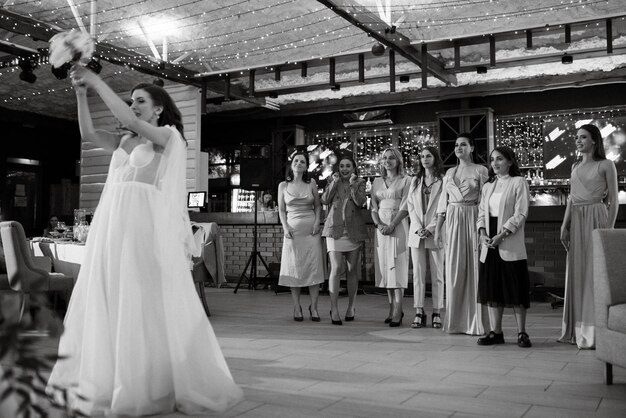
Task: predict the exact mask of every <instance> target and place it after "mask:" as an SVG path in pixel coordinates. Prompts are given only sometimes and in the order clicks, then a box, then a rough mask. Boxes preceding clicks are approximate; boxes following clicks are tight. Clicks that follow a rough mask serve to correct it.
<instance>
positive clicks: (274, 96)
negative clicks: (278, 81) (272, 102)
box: [267, 91, 278, 99]
mask: <svg viewBox="0 0 626 418" xmlns="http://www.w3.org/2000/svg"><path fill="white" fill-rule="evenodd" d="M267 97H269V98H271V99H277V98H278V93H276V92H275V91H273V92H271V93H270V94H268V95H267Z"/></svg>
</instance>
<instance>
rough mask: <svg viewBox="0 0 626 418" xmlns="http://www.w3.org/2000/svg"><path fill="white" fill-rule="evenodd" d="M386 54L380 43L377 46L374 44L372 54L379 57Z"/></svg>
mask: <svg viewBox="0 0 626 418" xmlns="http://www.w3.org/2000/svg"><path fill="white" fill-rule="evenodd" d="M384 53H385V46H384V45H383V44H381V43H380V42H379V43H377V44H374V46H373V47H372V54H374V55H376V56H377V57H379V56H381V55H383V54H384Z"/></svg>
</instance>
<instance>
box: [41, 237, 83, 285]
mask: <svg viewBox="0 0 626 418" xmlns="http://www.w3.org/2000/svg"><path fill="white" fill-rule="evenodd" d="M30 247H31V249H32V250H33V254H34V255H36V256H42V255H43V256H46V257H50V258H51V259H52V269H53V271H55V272H56V273H63V274H65V275H66V276H71V277H73V278H74V281H76V279H77V278H78V272H79V271H80V265H81V263H82V262H83V256H84V255H85V245H81V244H76V243H72V242H34V241H31V242H30Z"/></svg>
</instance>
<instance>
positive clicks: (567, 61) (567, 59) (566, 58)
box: [561, 52, 574, 64]
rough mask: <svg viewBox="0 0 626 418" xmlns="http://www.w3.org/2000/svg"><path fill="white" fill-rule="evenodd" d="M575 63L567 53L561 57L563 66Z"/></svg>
mask: <svg viewBox="0 0 626 418" xmlns="http://www.w3.org/2000/svg"><path fill="white" fill-rule="evenodd" d="M573 62H574V57H573V56H571V55H570V54H568V53H567V52H566V53H565V54H563V56H562V57H561V64H571V63H573Z"/></svg>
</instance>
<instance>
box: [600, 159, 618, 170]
mask: <svg viewBox="0 0 626 418" xmlns="http://www.w3.org/2000/svg"><path fill="white" fill-rule="evenodd" d="M600 171H601V172H605V173H610V172H612V171H615V172H617V169H616V168H615V164H614V163H613V161H611V160H609V159H608V158H606V159H604V160H601V161H600Z"/></svg>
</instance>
